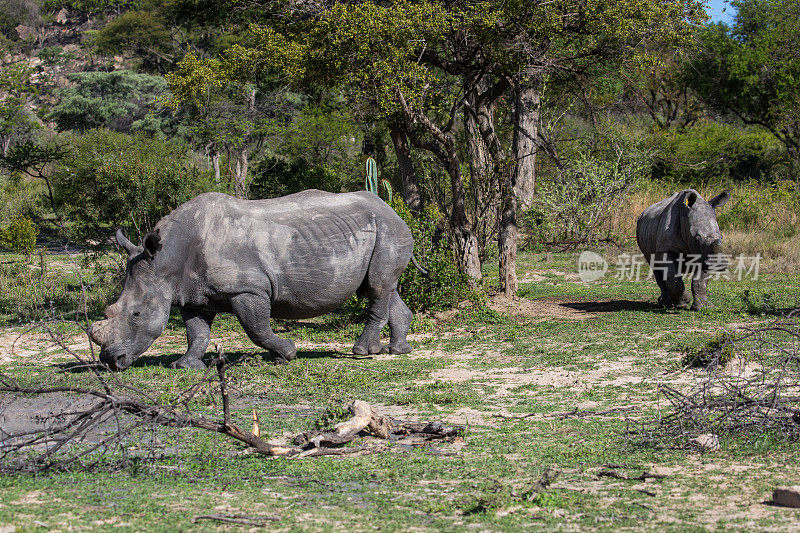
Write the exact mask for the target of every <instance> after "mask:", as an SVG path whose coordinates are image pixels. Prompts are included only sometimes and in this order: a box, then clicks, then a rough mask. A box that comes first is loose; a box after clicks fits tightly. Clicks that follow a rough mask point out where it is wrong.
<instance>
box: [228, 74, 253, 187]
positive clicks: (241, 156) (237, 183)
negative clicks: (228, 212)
mask: <svg viewBox="0 0 800 533" xmlns="http://www.w3.org/2000/svg"><path fill="white" fill-rule="evenodd" d="M245 99H246V103H247V113H248V115H249V116H250V117H253V115H254V114H255V110H256V90H255V89H250V90H249V91H248V92H247V93H246V94H245ZM251 135H252V132H251V131H248V132H247V133H246V134H245V136H244V139H243V140H242V146H241V147H239V149H238V152H237V154H236V168H235V170H234V175H233V176H234V181H233V194H234V196H236V197H237V198H247V169H248V167H249V166H250V165H249V156H250V154H249V152H248V150H247V143H248V142H249V141H250V137H251Z"/></svg>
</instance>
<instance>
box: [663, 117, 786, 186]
mask: <svg viewBox="0 0 800 533" xmlns="http://www.w3.org/2000/svg"><path fill="white" fill-rule="evenodd" d="M651 142H652V145H653V148H654V149H655V150H656V152H657V153H658V156H657V158H656V164H655V166H654V168H653V177H654V178H656V179H664V180H667V181H674V182H678V183H682V184H685V185H688V186H691V187H697V186H698V184H700V183H707V182H709V181H720V180H722V181H726V180H734V181H739V180H758V179H764V178H776V177H780V175H781V173H782V172H784V171H785V168H786V152H785V150H784V148H783V146H782V145H781V144H780V143H779V142H778V141H777V140H776V139H775V138H774V137H773V136H772V135H771V134H770V133H768V132H766V131H764V130H761V129H746V130H743V129H741V128H736V127H734V126H731V125H730V124H724V123H720V122H710V123H707V124H700V125H697V126H694V127H691V128H686V129H684V130H682V131H673V130H666V131H661V132H657V133H656V134H654V136H653V137H652V139H651Z"/></svg>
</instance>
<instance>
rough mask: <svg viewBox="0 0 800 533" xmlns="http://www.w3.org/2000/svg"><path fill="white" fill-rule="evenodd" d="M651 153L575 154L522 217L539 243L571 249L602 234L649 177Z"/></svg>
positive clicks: (618, 151)
mask: <svg viewBox="0 0 800 533" xmlns="http://www.w3.org/2000/svg"><path fill="white" fill-rule="evenodd" d="M650 164H651V163H650V156H649V154H647V153H645V152H643V151H641V150H639V149H638V148H633V147H631V148H629V149H625V150H623V149H622V148H618V149H616V150H615V151H614V152H613V153H609V154H608V156H603V155H588V154H581V155H579V156H578V157H577V158H576V159H575V161H574V162H572V163H570V164H569V165H568V166H566V167H565V168H562V169H560V170H559V174H558V176H557V177H556V179H554V180H553V181H551V182H548V183H544V184H542V186H541V188H540V191H541V193H540V195H539V199H538V200H537V203H536V204H535V205H534V207H533V209H532V210H531V211H530V212H529V213H528V214H524V215H523V217H522V220H523V224H527V225H528V226H529V229H532V230H533V233H535V234H536V235H537V236H538V238H539V239H540V240H544V241H547V240H550V241H563V242H565V243H573V244H575V245H580V244H586V243H591V242H593V241H596V240H598V239H599V238H601V236H602V232H604V231H605V230H606V222H607V220H608V219H609V218H610V216H611V214H612V213H613V212H614V210H615V209H618V207H619V205H620V204H621V203H622V202H623V201H624V199H625V198H626V196H627V195H628V194H629V193H630V191H631V190H632V189H633V188H634V187H635V186H636V185H637V184H638V183H639V182H640V181H641V179H642V178H643V177H644V176H645V175H647V173H648V172H649V169H650Z"/></svg>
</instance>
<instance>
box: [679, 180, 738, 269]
mask: <svg viewBox="0 0 800 533" xmlns="http://www.w3.org/2000/svg"><path fill="white" fill-rule="evenodd" d="M729 199H730V194H728V191H724V192H722V193H720V194H718V195H717V196H715V197H714V198H712V199H711V200H710V201H708V202H706V201H705V200H704V199H703V197H702V196H700V195H699V194H697V192H696V191H689V192H687V193H686V195H685V197H684V199H683V209H684V213H685V216H686V221H687V222H688V223H687V224H686V226H685V228H686V230H685V231H687V233H688V235H687V238H688V240H689V248H690V249H691V250H692V252H693V253H698V254H701V255H702V256H703V257H704V259H705V258H707V257H709V256H714V255H716V256H719V255H720V254H722V232H721V231H720V230H719V224H718V223H717V214H716V212H715V211H714V210H715V209H716V208H717V207H722V206H723V205H725V203H726V202H727V201H728V200H729ZM718 260H719V259H718ZM719 266H722V267H723V268H724V266H726V265H719Z"/></svg>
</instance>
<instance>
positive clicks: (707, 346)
mask: <svg viewBox="0 0 800 533" xmlns="http://www.w3.org/2000/svg"><path fill="white" fill-rule="evenodd" d="M735 355H736V351H735V349H734V345H733V336H732V335H731V333H730V332H728V331H722V332H720V333H718V334H716V335H714V336H713V337H711V338H710V339H708V340H707V341H706V342H705V343H704V344H703V345H702V346H700V347H698V348H694V349H689V350H687V351H686V352H685V353H684V356H683V360H682V363H683V364H684V365H685V366H690V367H693V368H698V367H702V368H716V367H717V366H725V365H727V364H728V363H729V362H731V361H732V360H733V358H734V356H735Z"/></svg>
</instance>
